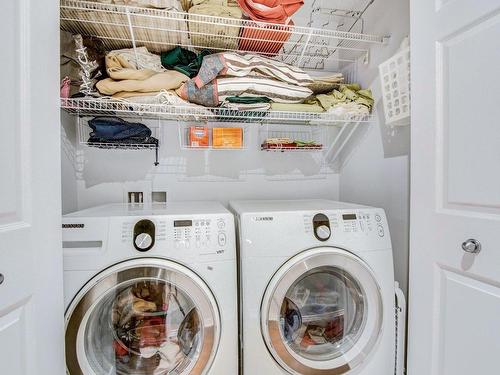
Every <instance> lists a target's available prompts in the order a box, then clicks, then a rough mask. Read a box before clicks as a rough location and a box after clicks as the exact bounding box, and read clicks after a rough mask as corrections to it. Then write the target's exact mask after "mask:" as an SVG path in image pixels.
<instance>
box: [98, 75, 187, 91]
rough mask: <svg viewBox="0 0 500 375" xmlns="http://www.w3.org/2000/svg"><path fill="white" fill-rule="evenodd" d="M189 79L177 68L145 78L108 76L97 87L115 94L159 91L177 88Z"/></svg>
mask: <svg viewBox="0 0 500 375" xmlns="http://www.w3.org/2000/svg"><path fill="white" fill-rule="evenodd" d="M188 79H189V77H188V76H186V75H184V74H182V73H179V72H178V71H175V70H167V71H165V72H163V73H156V74H154V75H152V76H150V77H148V78H146V79H144V80H136V79H125V80H121V81H115V80H113V79H111V78H106V79H104V80H102V81H99V82H97V85H96V87H97V89H98V90H99V92H100V93H101V94H104V95H113V94H116V93H118V92H121V91H127V92H155V91H156V92H157V91H161V90H175V89H177V88H179V87H180V86H181V85H182V84H183V83H184V82H186V81H187V80H188Z"/></svg>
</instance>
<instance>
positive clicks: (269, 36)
mask: <svg viewBox="0 0 500 375" xmlns="http://www.w3.org/2000/svg"><path fill="white" fill-rule="evenodd" d="M293 25H294V23H293V21H292V20H290V22H289V23H288V25H287V26H283V27H279V28H273V29H270V28H269V27H265V26H264V27H262V26H261V25H259V24H257V23H256V24H255V25H252V26H250V27H245V28H243V31H242V33H241V38H240V41H239V49H240V51H246V52H258V53H262V54H264V55H265V56H267V57H272V56H276V55H277V54H278V53H279V51H280V50H281V47H283V44H285V42H286V41H287V40H288V38H290V35H291V27H288V26H293Z"/></svg>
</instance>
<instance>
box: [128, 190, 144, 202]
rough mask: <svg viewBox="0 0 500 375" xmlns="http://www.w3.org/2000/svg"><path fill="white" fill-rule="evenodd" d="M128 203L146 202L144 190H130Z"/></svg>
mask: <svg viewBox="0 0 500 375" xmlns="http://www.w3.org/2000/svg"><path fill="white" fill-rule="evenodd" d="M128 203H144V193H143V192H142V191H129V192H128Z"/></svg>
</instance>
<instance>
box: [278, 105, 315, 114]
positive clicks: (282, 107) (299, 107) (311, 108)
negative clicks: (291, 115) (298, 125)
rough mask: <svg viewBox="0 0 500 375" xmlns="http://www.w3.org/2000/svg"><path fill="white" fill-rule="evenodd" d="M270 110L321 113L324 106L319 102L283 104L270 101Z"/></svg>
mask: <svg viewBox="0 0 500 375" xmlns="http://www.w3.org/2000/svg"><path fill="white" fill-rule="evenodd" d="M271 110H272V111H282V112H313V113H321V112H324V111H325V110H324V108H323V107H322V106H320V105H319V104H283V103H272V104H271Z"/></svg>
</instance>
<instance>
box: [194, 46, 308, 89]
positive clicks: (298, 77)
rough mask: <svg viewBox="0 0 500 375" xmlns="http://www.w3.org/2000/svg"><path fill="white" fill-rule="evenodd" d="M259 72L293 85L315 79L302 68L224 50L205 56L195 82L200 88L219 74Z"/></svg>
mask: <svg viewBox="0 0 500 375" xmlns="http://www.w3.org/2000/svg"><path fill="white" fill-rule="evenodd" d="M250 74H259V75H263V76H265V77H268V78H274V79H277V80H280V81H282V82H286V83H289V84H291V85H298V86H308V85H310V84H312V83H313V82H314V81H313V79H312V78H311V77H310V76H309V74H307V73H306V72H304V71H303V70H302V69H300V68H298V67H295V66H291V65H288V64H285V63H282V62H280V61H275V60H271V59H268V58H265V57H262V56H259V55H254V54H238V53H234V52H222V53H217V54H214V55H209V56H205V57H204V58H203V63H202V64H201V68H200V71H199V72H198V75H197V76H196V77H195V78H194V82H195V84H196V86H198V88H202V87H203V86H205V85H206V84H207V83H209V82H212V81H213V80H214V79H215V78H217V77H218V76H232V77H245V76H248V75H250Z"/></svg>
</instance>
